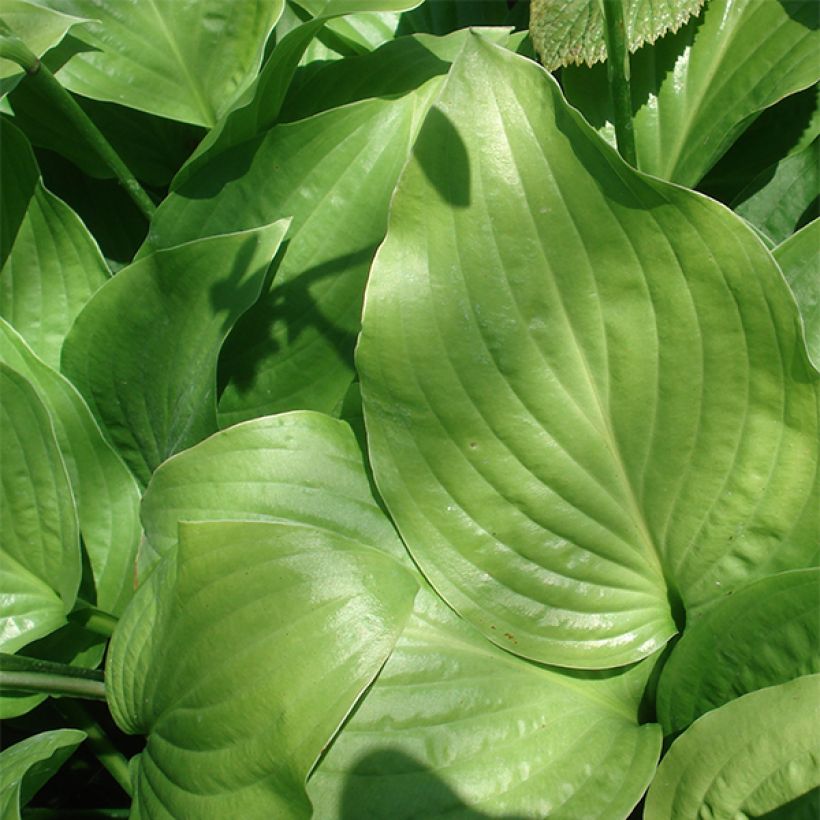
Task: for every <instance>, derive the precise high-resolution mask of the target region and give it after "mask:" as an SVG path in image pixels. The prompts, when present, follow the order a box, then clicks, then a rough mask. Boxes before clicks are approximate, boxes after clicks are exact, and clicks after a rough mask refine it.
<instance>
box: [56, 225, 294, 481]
mask: <svg viewBox="0 0 820 820" xmlns="http://www.w3.org/2000/svg"><path fill="white" fill-rule="evenodd" d="M287 227H288V223H287V220H281V221H279V222H275V223H273V224H271V225H267V226H265V227H260V228H257V229H254V230H250V231H245V232H241V233H234V234H229V235H225V236H215V237H212V238H209V239H203V240H201V241H198V242H190V243H188V244H185V245H179V246H177V247H174V248H169V249H168V250H164V251H159V252H157V253H155V254H153V255H151V256H148V257H146V258H144V259H141V260H139V261H138V262H135V263H134V264H133V265H130V266H129V267H127V268H125V269H123V270H121V271H120V272H119V273H118V274H117V275H116V277H115V278H114V279H111V280H110V281H109V282H108V283H107V284H106V285H105V287H103V288H101V289H100V290H99V291H98V292H97V293H96V294H95V295H94V297H93V298H92V300H91V301H90V302H89V303H88V305H87V306H86V308H85V309H84V310H83V312H82V313H81V314H80V316H79V317H78V319H77V321H76V323H75V324H74V327H73V328H72V330H71V333H70V334H69V335H68V338H67V339H66V343H65V346H64V347H63V369H64V370H65V372H66V373H67V375H68V376H69V378H70V379H71V380H72V381H73V382H74V384H75V385H76V386H77V387H78V388H79V390H80V392H81V393H82V394H83V396H84V397H85V399H86V401H87V402H88V404H89V406H90V407H91V409H92V411H93V412H94V414H95V415H96V416H97V418H98V419H100V420H101V421H102V423H103V425H104V429H105V430H106V432H107V433H108V435H109V436H110V437H111V440H112V441H113V442H114V444H115V445H116V446H117V448H118V450H119V452H120V455H122V457H123V458H124V459H125V461H126V463H127V464H128V465H129V466H130V467H131V469H132V470H133V471H134V473H135V474H136V476H137V477H138V478H139V479H141V480H142V481H143V482H144V483H147V481H148V479H149V478H150V476H151V473H152V472H153V470H154V469H155V468H156V467H157V466H158V465H159V464H160V463H161V462H163V461H164V460H165V459H166V458H167V457H168V456H170V455H172V454H173V453H175V452H177V451H178V450H182V449H185V448H186V447H190V446H191V445H192V444H195V443H196V442H197V441H200V440H201V439H203V438H205V436H207V435H209V434H210V433H212V432H214V430H216V360H217V355H218V353H219V349H220V348H221V346H222V342H223V341H224V339H225V337H226V336H227V334H228V331H229V330H230V328H231V327H232V326H233V324H234V322H236V320H237V318H238V317H239V316H240V315H241V314H242V313H244V312H245V311H246V310H247V309H248V308H249V307H250V306H251V305H252V304H253V303H254V302H255V301H256V299H257V298H258V297H259V292H260V290H261V289H262V285H263V282H264V279H265V274H266V272H267V269H268V266H269V265H270V262H271V260H272V259H273V256H274V254H275V253H276V250H277V248H278V247H279V244H280V242H281V241H282V238H283V236H284V234H285V231H286V230H287Z"/></svg>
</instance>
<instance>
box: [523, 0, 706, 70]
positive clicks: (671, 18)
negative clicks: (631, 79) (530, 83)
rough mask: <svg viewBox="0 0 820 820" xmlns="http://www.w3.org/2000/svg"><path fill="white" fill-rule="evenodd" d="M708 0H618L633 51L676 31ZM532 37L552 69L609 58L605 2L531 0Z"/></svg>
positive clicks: (547, 64)
mask: <svg viewBox="0 0 820 820" xmlns="http://www.w3.org/2000/svg"><path fill="white" fill-rule="evenodd" d="M704 1H705V0H618V2H623V3H624V24H625V26H626V42H627V45H628V47H629V50H630V51H635V49H636V48H638V47H639V46H642V45H643V44H644V43H654V42H655V40H657V39H658V38H659V37H662V36H663V35H664V34H666V33H667V32H670V31H671V32H674V31H677V30H678V29H679V28H680V27H681V26H682V25H683V24H684V23H685V22H686V21H687V20H688V19H689V18H690V17H692V16H693V15H696V14H698V13H699V12H700V10H701V9H702V8H703V4H704ZM530 35H531V36H532V42H533V45H534V46H535V50H536V51H537V52H538V56H539V57H540V58H541V62H542V63H543V64H544V66H545V67H546V68H547V69H549V70H550V71H552V70H553V69H556V68H558V67H559V66H565V65H570V64H572V63H582V62H583V63H586V64H587V65H592V64H593V63H597V62H600V61H601V60H605V59H606V40H605V38H604V15H603V10H602V5H601V2H600V0H532V2H531V4H530Z"/></svg>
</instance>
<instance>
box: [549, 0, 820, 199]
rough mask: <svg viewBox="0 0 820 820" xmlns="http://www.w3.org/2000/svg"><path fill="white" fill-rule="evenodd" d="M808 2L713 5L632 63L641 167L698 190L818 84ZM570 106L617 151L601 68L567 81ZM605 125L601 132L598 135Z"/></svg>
mask: <svg viewBox="0 0 820 820" xmlns="http://www.w3.org/2000/svg"><path fill="white" fill-rule="evenodd" d="M817 29H818V19H817V4H816V3H815V2H814V0H775V2H768V0H764V2H760V0H711V2H710V3H708V5H707V7H706V10H705V11H704V13H703V17H702V18H701V19H700V20H698V21H693V22H691V23H689V24H687V25H686V26H685V27H684V28H683V29H682V30H681V31H679V32H678V33H677V34H674V35H671V36H669V37H664V38H663V39H662V40H660V41H659V42H658V43H656V44H655V45H654V46H652V47H647V48H644V49H641V50H640V51H638V52H636V53H635V54H634V55H633V56H632V77H633V82H632V104H633V110H634V112H635V115H634V124H635V141H636V144H637V151H638V167H639V168H640V169H641V170H642V171H647V172H648V173H650V174H654V175H655V176H659V177H662V178H663V179H668V180H671V181H672V182H678V183H680V184H681V185H689V186H691V185H695V184H696V183H697V182H698V181H699V180H700V179H701V177H703V175H704V174H705V173H706V172H707V171H708V170H709V169H710V168H711V167H712V165H714V164H715V162H716V161H717V160H718V159H719V158H720V157H721V156H722V155H723V154H724V152H725V151H726V150H727V149H728V148H729V146H730V145H731V144H732V143H733V142H734V141H735V140H736V139H737V137H738V135H739V134H740V133H741V131H742V130H743V129H744V128H745V127H746V126H747V125H748V123H749V120H750V119H751V118H752V117H754V116H755V115H757V114H758V113H759V112H760V111H762V110H763V109H764V108H766V107H767V106H770V105H772V104H773V103H775V102H777V101H778V100H780V99H782V98H783V97H785V96H786V95H787V94H792V93H793V92H795V91H799V90H800V89H803V88H808V87H809V86H810V85H812V84H814V83H815V82H817V80H818V79H820V77H819V76H818V74H819V73H820V72H818V66H817V60H816V55H817V49H818V47H820V35H818V30H817ZM562 82H563V86H564V90H565V92H566V95H567V99H568V100H569V101H570V103H571V104H572V105H574V106H576V107H578V108H579V109H580V110H581V111H582V112H583V114H584V116H585V117H586V118H587V119H588V120H589V122H590V123H592V125H593V126H595V127H596V128H602V129H604V130H605V133H606V134H608V135H609V137H610V139H611V141H612V142H613V143H614V131H613V130H612V127H611V126H610V125H607V123H608V121H610V122H611V114H610V112H609V110H608V103H607V100H608V99H609V98H608V94H607V90H606V89H607V80H606V68H605V67H604V66H596V67H595V68H592V69H589V68H572V69H568V70H566V71H565V72H564V73H563V76H562ZM605 126H606V128H604V127H605Z"/></svg>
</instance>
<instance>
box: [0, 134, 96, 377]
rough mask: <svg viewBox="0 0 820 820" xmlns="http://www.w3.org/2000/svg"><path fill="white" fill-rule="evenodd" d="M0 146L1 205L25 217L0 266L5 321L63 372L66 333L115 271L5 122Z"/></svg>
mask: <svg viewBox="0 0 820 820" xmlns="http://www.w3.org/2000/svg"><path fill="white" fill-rule="evenodd" d="M0 142H2V146H3V150H2V151H0V163H2V167H0V175H2V178H3V188H2V194H0V207H1V208H2V210H3V211H6V210H7V209H8V211H9V212H11V213H12V214H17V215H18V218H16V219H15V223H16V226H9V227H10V228H11V229H12V230H13V233H12V235H11V236H9V237H8V239H9V240H10V241H9V244H8V247H7V250H6V249H5V248H4V250H6V252H5V253H4V254H3V259H2V261H0V316H2V317H3V318H5V319H7V320H8V322H9V323H10V324H11V325H13V326H14V328H15V329H16V330H17V331H18V332H19V333H20V334H21V335H22V336H23V338H25V339H26V341H27V342H28V343H29V344H30V345H31V347H32V348H33V349H34V351H35V352H36V353H37V355H38V356H40V357H41V358H42V359H44V360H45V361H46V362H47V363H48V364H49V365H51V366H52V367H59V364H60V349H61V348H62V345H63V340H64V339H65V337H66V334H67V333H68V331H69V329H70V328H71V325H72V324H73V323H74V320H75V319H76V317H77V315H78V314H79V312H80V311H81V310H82V308H83V307H84V305H85V304H86V302H88V300H89V299H90V298H91V296H92V294H93V293H94V292H95V291H96V290H97V289H98V288H100V287H101V286H102V285H103V284H104V283H105V282H106V280H107V279H108V278H109V277H110V276H111V273H110V271H109V270H108V266H107V265H106V263H105V260H104V259H103V257H102V254H101V253H100V249H99V247H98V246H97V243H96V242H95V241H94V238H93V237H92V236H91V234H90V233H89V232H88V229H87V228H86V227H85V225H84V224H83V223H82V221H81V220H80V218H79V217H78V216H77V214H76V213H74V211H73V210H71V208H69V207H68V205H66V204H65V203H64V202H63V201H62V200H60V199H58V198H57V197H56V196H54V195H53V194H52V193H50V192H49V191H47V190H46V188H45V187H44V186H43V181H42V178H41V176H40V170H39V168H38V167H37V162H36V160H35V159H34V154H33V153H32V150H31V146H30V145H29V144H28V142H27V140H26V138H25V137H24V136H23V135H22V134H21V133H20V131H19V130H18V129H17V128H15V127H14V126H13V125H11V124H10V123H9V122H8V121H7V120H5V119H0ZM9 178H11V179H12V180H13V184H10V185H8V186H7V185H6V180H7V179H9ZM4 227H5V226H4ZM4 245H5V243H4Z"/></svg>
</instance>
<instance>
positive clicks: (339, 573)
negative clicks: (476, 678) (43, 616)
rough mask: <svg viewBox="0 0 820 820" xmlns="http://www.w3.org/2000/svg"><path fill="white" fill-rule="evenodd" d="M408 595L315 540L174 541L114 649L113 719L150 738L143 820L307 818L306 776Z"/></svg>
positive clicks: (142, 774) (366, 679) (368, 559)
mask: <svg viewBox="0 0 820 820" xmlns="http://www.w3.org/2000/svg"><path fill="white" fill-rule="evenodd" d="M414 592H415V582H414V580H413V578H412V576H411V575H410V573H408V572H407V571H406V570H404V569H403V568H402V567H400V566H399V564H397V563H396V562H395V561H393V559H392V558H390V557H388V556H387V555H385V554H384V553H383V552H380V551H378V550H374V549H371V548H369V547H366V546H363V545H361V544H358V543H356V542H355V541H352V540H350V539H349V538H345V537H339V536H336V535H334V534H333V533H330V532H328V531H326V530H320V529H315V528H313V527H310V526H304V525H297V524H285V523H278V524H276V523H270V522H212V523H207V524H182V525H180V544H179V550H178V553H175V554H174V555H172V556H170V557H169V558H168V559H166V560H165V561H163V562H162V563H161V564H160V566H159V567H158V568H157V570H156V571H155V572H154V573H152V575H151V576H150V578H149V579H148V581H147V582H146V584H145V585H144V586H143V587H142V588H141V589H140V590H139V592H137V595H136V597H135V598H134V601H133V603H132V605H131V606H130V607H129V609H128V610H127V612H126V614H125V616H124V617H123V619H122V620H121V621H120V624H119V627H118V629H117V632H116V633H115V635H114V638H113V640H112V642H111V649H110V654H109V659H108V665H107V669H106V686H107V691H108V693H109V704H110V707H111V710H112V714H113V715H114V717H115V719H116V721H117V723H118V724H119V725H120V726H121V727H122V728H123V729H124V730H125V731H127V732H131V733H145V734H148V744H147V746H146V748H145V751H143V753H142V754H141V756H140V758H139V765H138V768H137V771H136V777H135V785H136V804H135V805H136V810H135V812H134V814H133V816H135V817H138V818H139V817H156V816H172V817H202V816H209V817H229V816H230V817H277V818H291V817H305V818H307V817H309V816H310V803H309V801H308V799H307V796H306V794H305V781H306V779H307V775H308V772H309V771H310V769H311V768H312V767H313V765H314V764H315V762H316V760H317V758H318V757H319V755H320V753H321V751H322V750H323V749H324V747H325V746H326V745H327V743H328V742H329V740H330V739H331V737H332V736H333V735H334V734H335V732H336V731H337V729H338V727H339V724H340V723H341V722H342V720H343V719H344V718H345V716H346V715H347V714H348V713H349V711H350V709H351V708H352V707H353V705H354V703H355V702H356V700H357V699H358V698H359V697H360V695H361V693H362V691H363V690H364V689H365V687H366V686H367V685H368V684H369V683H370V682H371V680H372V679H373V677H374V676H375V675H376V673H377V672H378V670H379V669H380V668H381V666H382V664H383V663H384V661H385V660H386V658H387V656H388V655H389V653H390V651H391V649H392V647H393V644H394V643H395V641H396V639H397V638H398V635H399V633H400V632H401V629H402V627H403V625H404V623H405V621H406V620H407V617H408V615H409V612H410V609H411V607H412V600H413V594H414Z"/></svg>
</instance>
